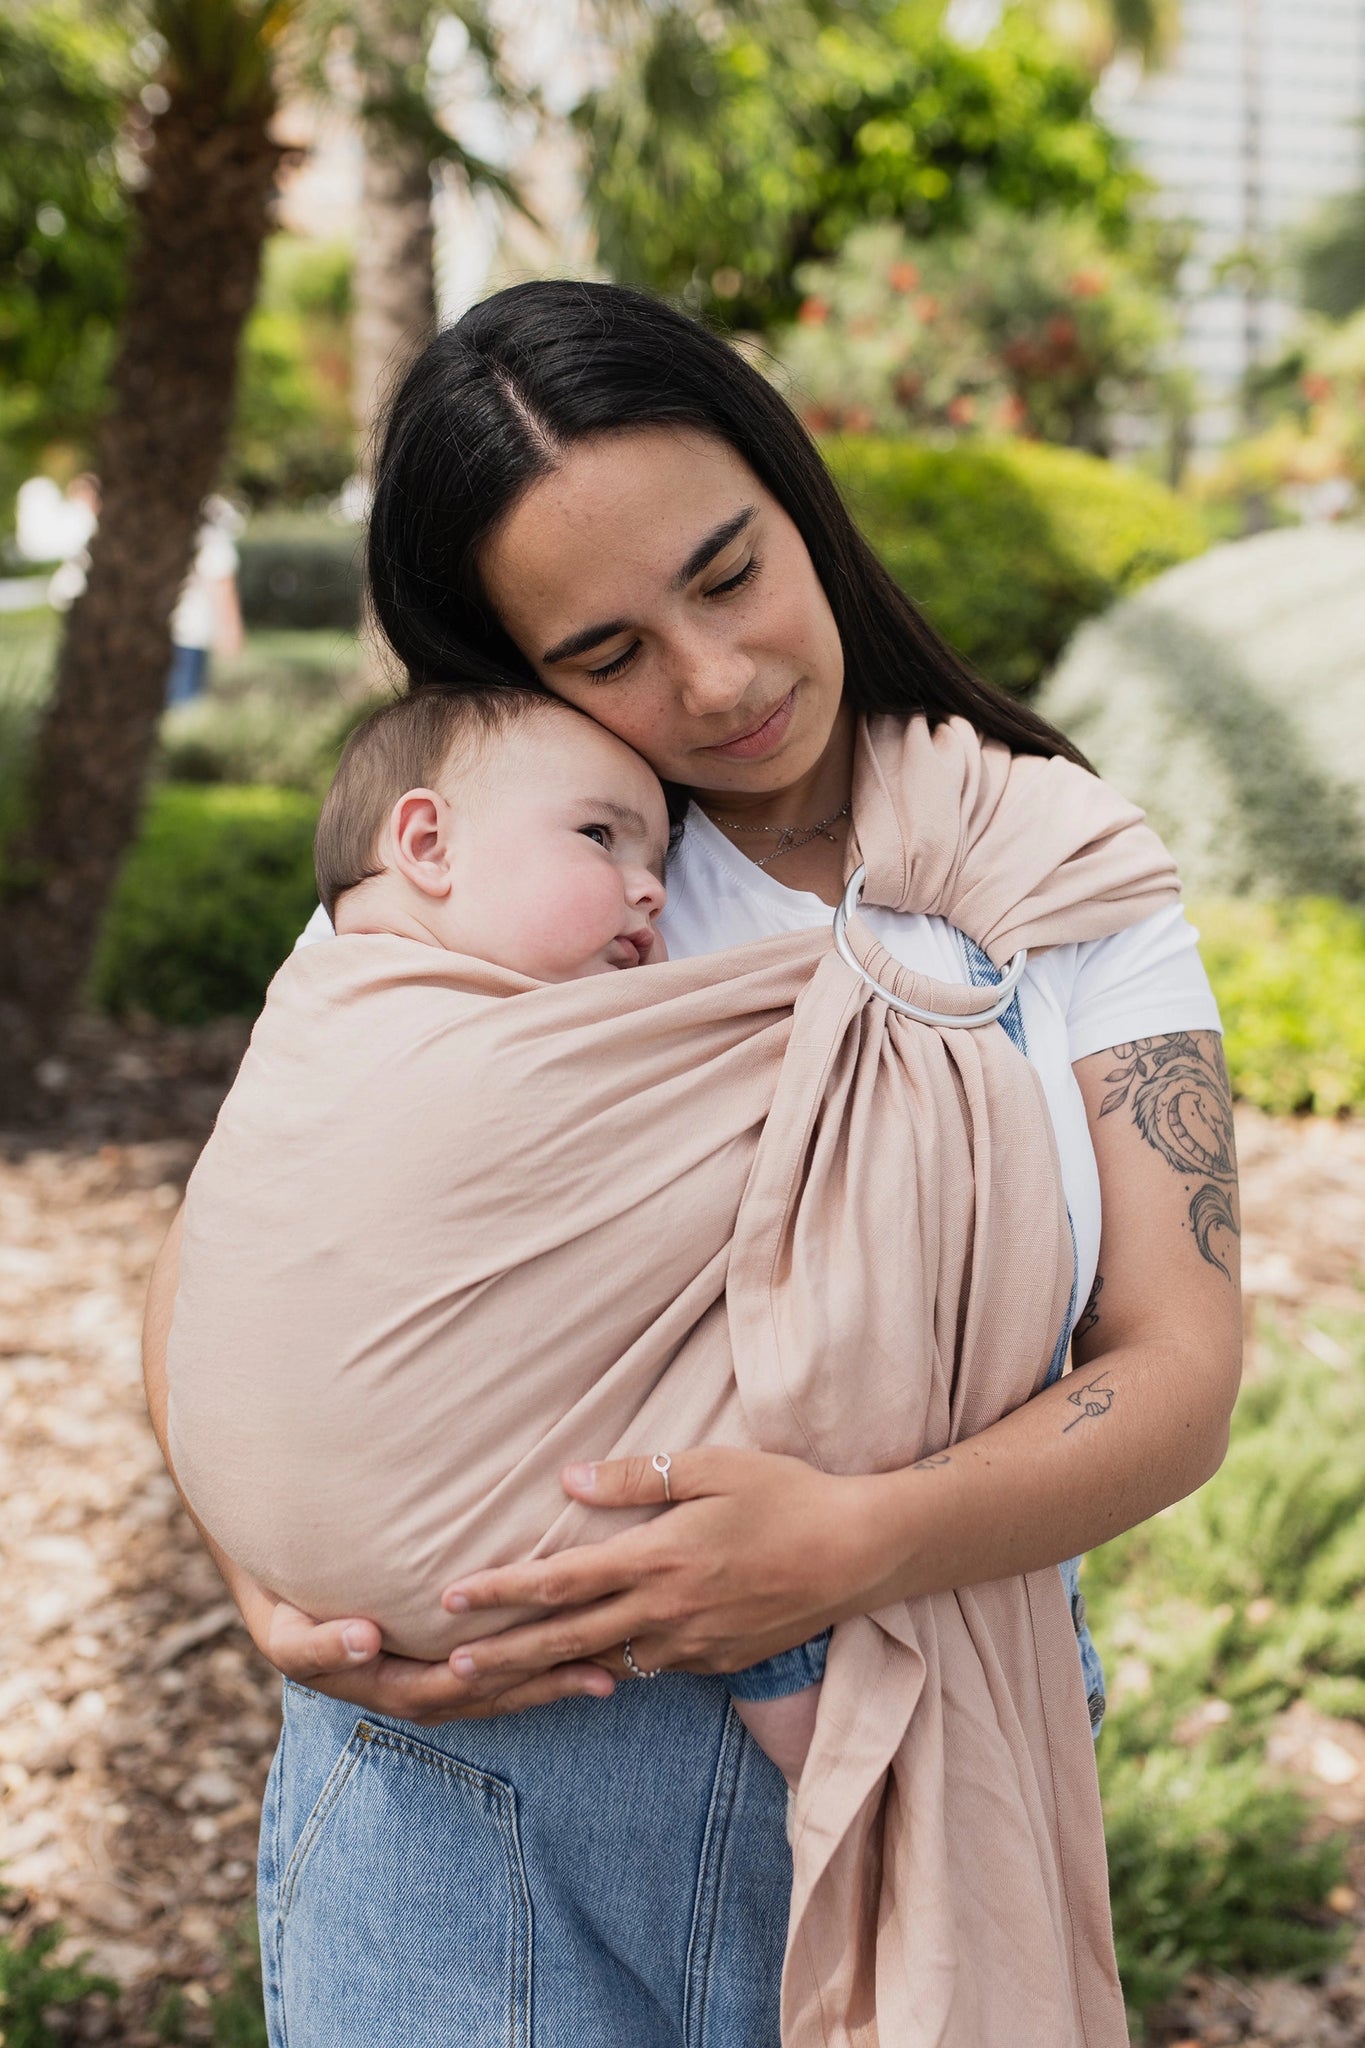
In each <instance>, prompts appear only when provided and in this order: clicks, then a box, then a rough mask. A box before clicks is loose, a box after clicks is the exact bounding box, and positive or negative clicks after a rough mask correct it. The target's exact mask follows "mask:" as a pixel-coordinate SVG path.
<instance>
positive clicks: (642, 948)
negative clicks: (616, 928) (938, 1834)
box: [612, 929, 654, 967]
mask: <svg viewBox="0 0 1365 2048" xmlns="http://www.w3.org/2000/svg"><path fill="white" fill-rule="evenodd" d="M653 944H654V934H653V932H652V931H650V930H648V929H646V930H644V931H638V932H618V933H617V935H616V937H615V938H614V939H613V940H612V945H613V947H619V948H620V951H621V958H620V959H619V960H615V961H613V963H612V965H613V966H615V967H643V966H644V964H645V961H646V960H647V959H648V957H649V953H650V949H651V948H652V946H653Z"/></svg>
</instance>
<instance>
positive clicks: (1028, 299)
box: [775, 206, 1165, 454]
mask: <svg viewBox="0 0 1365 2048" xmlns="http://www.w3.org/2000/svg"><path fill="white" fill-rule="evenodd" d="M798 278H799V281H800V283H801V285H802V287H803V288H804V290H805V293H806V296H805V298H804V300H803V301H802V304H801V306H800V309H799V311H798V313H797V317H796V320H795V322H794V323H793V325H792V326H791V327H789V328H787V329H786V330H785V331H784V332H783V333H782V334H780V335H779V336H778V337H777V339H776V342H775V348H776V352H777V354H778V356H779V358H780V360H781V361H782V363H783V364H784V365H785V367H786V369H787V370H788V372H789V373H790V375H791V377H792V378H793V380H794V382H795V385H796V387H797V388H796V393H795V396H796V399H797V402H798V404H800V405H801V406H802V407H803V409H804V412H805V415H806V418H807V420H808V422H809V424H810V425H811V426H812V427H813V428H814V429H815V430H816V431H818V432H819V431H827V430H829V429H831V428H842V429H844V430H845V431H847V432H850V433H867V432H870V431H873V430H880V431H882V432H887V431H895V430H897V429H900V430H902V431H904V430H905V429H906V428H910V429H913V430H915V431H917V432H920V433H923V432H925V431H930V432H933V433H935V434H941V435H947V436H953V437H956V436H959V435H963V434H972V433H981V432H985V433H989V434H991V435H995V436H999V435H1009V434H1025V435H1028V436H1030V437H1031V438H1033V439H1037V440H1047V441H1062V442H1067V443H1069V444H1071V445H1072V446H1075V447H1081V448H1088V449H1091V450H1092V451H1094V452H1096V453H1100V454H1103V453H1105V452H1107V443H1108V430H1107V422H1108V418H1109V415H1110V414H1111V413H1112V412H1113V410H1114V409H1115V407H1116V406H1117V405H1120V404H1124V405H1129V406H1131V405H1133V404H1136V403H1141V402H1142V401H1143V400H1144V399H1145V398H1146V397H1147V395H1148V394H1149V392H1150V390H1151V388H1152V387H1153V386H1154V384H1155V377H1156V369H1155V359H1156V354H1157V350H1158V348H1159V346H1160V343H1161V340H1162V338H1163V335H1164V331H1165V329H1164V324H1163V317H1162V314H1161V311H1160V307H1159V305H1158V302H1157V300H1156V298H1155V296H1154V295H1153V293H1152V292H1151V291H1150V290H1149V289H1148V288H1147V286H1146V285H1145V284H1143V283H1142V282H1141V281H1140V280H1139V278H1138V277H1137V275H1136V273H1135V271H1134V270H1133V268H1132V266H1131V265H1129V264H1127V263H1125V262H1123V261H1122V260H1121V259H1120V258H1119V257H1118V256H1116V255H1115V253H1114V251H1113V250H1112V249H1109V248H1106V247H1105V245H1104V244H1103V243H1102V242H1101V240H1100V238H1099V236H1098V234H1097V233H1096V232H1095V230H1094V229H1093V228H1092V227H1091V226H1089V225H1088V224H1087V223H1086V222H1085V221H1083V220H1079V219H1069V218H1066V217H1063V216H1061V215H1059V214H1055V213H1054V214H1046V213H1045V214H1040V215H1037V216H1034V217H1033V218H1026V217H1024V216H1021V215H1019V214H1016V213H1009V212H1006V211H1005V210H1004V209H1003V208H1001V207H996V206H987V207H984V208H982V209H981V210H980V212H979V214H978V216H977V218H976V221H975V224H974V225H973V226H972V227H971V228H970V229H969V230H968V231H966V232H964V233H961V234H957V235H951V236H947V237H942V238H939V239H937V240H934V241H931V242H922V243H921V242H915V241H912V240H911V239H910V238H909V237H907V236H906V235H905V234H904V233H903V232H902V231H901V230H900V229H899V228H897V227H894V226H890V225H886V224H882V225H880V226H876V227H867V228H860V229H859V230H857V232H856V233H854V234H852V235H850V236H849V238H848V240H847V241H846V242H845V244H844V246H843V249H842V250H841V252H840V254H839V255H838V257H837V258H836V259H835V260H834V261H833V262H830V263H811V264H807V265H805V266H804V267H803V268H802V270H801V271H799V272H798Z"/></svg>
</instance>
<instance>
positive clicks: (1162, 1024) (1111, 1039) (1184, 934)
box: [1066, 903, 1223, 1062]
mask: <svg viewBox="0 0 1365 2048" xmlns="http://www.w3.org/2000/svg"><path fill="white" fill-rule="evenodd" d="M1222 1028H1223V1025H1222V1020H1221V1018H1220V1017H1219V1015H1218V1004H1217V1002H1216V1000H1215V998H1214V993H1213V990H1212V988H1211V987H1210V986H1209V977H1208V975H1207V973H1206V972H1205V970H1204V963H1203V961H1202V960H1201V959H1200V957H1199V934H1198V932H1197V931H1196V930H1195V928H1194V926H1193V925H1192V924H1191V923H1190V921H1189V919H1188V918H1187V917H1186V915H1185V912H1184V909H1183V907H1182V906H1181V905H1180V904H1179V903H1174V904H1171V905H1169V906H1168V908H1166V909H1165V910H1158V911H1156V912H1155V913H1154V914H1153V916H1151V917H1147V918H1144V919H1143V921H1142V923H1141V924H1135V925H1131V926H1130V927H1129V929H1128V930H1127V931H1125V932H1115V933H1114V934H1113V936H1112V937H1111V938H1107V939H1092V940H1091V941H1090V942H1089V943H1088V944H1087V945H1083V946H1078V947H1077V948H1076V974H1075V980H1074V981H1073V983H1072V988H1071V996H1070V1000H1069V1002H1068V1004H1067V1011H1066V1029H1067V1042H1068V1047H1069V1051H1070V1057H1071V1059H1072V1061H1073V1062H1074V1061H1076V1060H1083V1059H1085V1058H1087V1057H1088V1056H1089V1054H1091V1053H1095V1052H1103V1051H1105V1050H1106V1049H1107V1048H1108V1047H1109V1046H1111V1045H1123V1044H1125V1043H1127V1041H1128V1040H1129V1039H1133V1038H1160V1037H1162V1036H1164V1034H1165V1033H1166V1032H1168V1031H1220V1032H1221V1030H1222Z"/></svg>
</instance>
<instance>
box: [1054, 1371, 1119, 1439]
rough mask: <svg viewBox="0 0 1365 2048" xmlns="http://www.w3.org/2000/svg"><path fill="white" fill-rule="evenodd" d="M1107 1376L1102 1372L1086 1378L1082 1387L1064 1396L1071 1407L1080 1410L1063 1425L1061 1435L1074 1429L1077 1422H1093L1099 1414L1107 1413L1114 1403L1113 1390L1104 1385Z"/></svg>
mask: <svg viewBox="0 0 1365 2048" xmlns="http://www.w3.org/2000/svg"><path fill="white" fill-rule="evenodd" d="M1108 1378H1109V1375H1108V1373H1103V1372H1102V1373H1100V1374H1098V1375H1097V1377H1096V1378H1094V1379H1093V1380H1087V1381H1086V1383H1085V1385H1084V1386H1083V1387H1077V1389H1076V1391H1075V1393H1074V1394H1068V1395H1067V1397H1066V1398H1067V1400H1068V1401H1069V1402H1070V1403H1071V1405H1072V1407H1073V1408H1079V1409H1080V1411H1081V1412H1080V1414H1079V1415H1075V1416H1073V1417H1072V1419H1071V1421H1070V1422H1068V1423H1066V1424H1065V1425H1064V1426H1063V1429H1062V1435H1063V1436H1065V1435H1066V1433H1067V1431H1068V1430H1071V1429H1075V1428H1076V1427H1077V1425H1078V1424H1079V1423H1082V1422H1094V1421H1096V1420H1097V1419H1098V1418H1099V1417H1100V1416H1101V1415H1107V1414H1108V1413H1109V1410H1110V1409H1111V1408H1112V1407H1113V1405H1114V1400H1115V1392H1114V1389H1113V1387H1111V1386H1108V1385H1106V1381H1107V1380H1108Z"/></svg>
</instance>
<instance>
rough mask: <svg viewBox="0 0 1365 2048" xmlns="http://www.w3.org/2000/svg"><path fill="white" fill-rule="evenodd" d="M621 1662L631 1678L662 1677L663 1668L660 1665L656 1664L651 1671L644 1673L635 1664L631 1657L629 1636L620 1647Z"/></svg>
mask: <svg viewBox="0 0 1365 2048" xmlns="http://www.w3.org/2000/svg"><path fill="white" fill-rule="evenodd" d="M621 1661H622V1662H623V1663H624V1665H625V1667H626V1669H627V1671H628V1672H629V1673H630V1675H631V1677H632V1678H662V1677H663V1672H664V1667H663V1665H662V1664H656V1665H655V1667H654V1669H653V1670H652V1671H646V1670H645V1669H644V1668H643V1666H642V1665H639V1664H637V1663H636V1661H635V1659H634V1657H633V1656H632V1655H631V1648H630V1637H629V1636H627V1637H626V1639H625V1641H624V1642H623V1643H622V1645H621Z"/></svg>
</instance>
